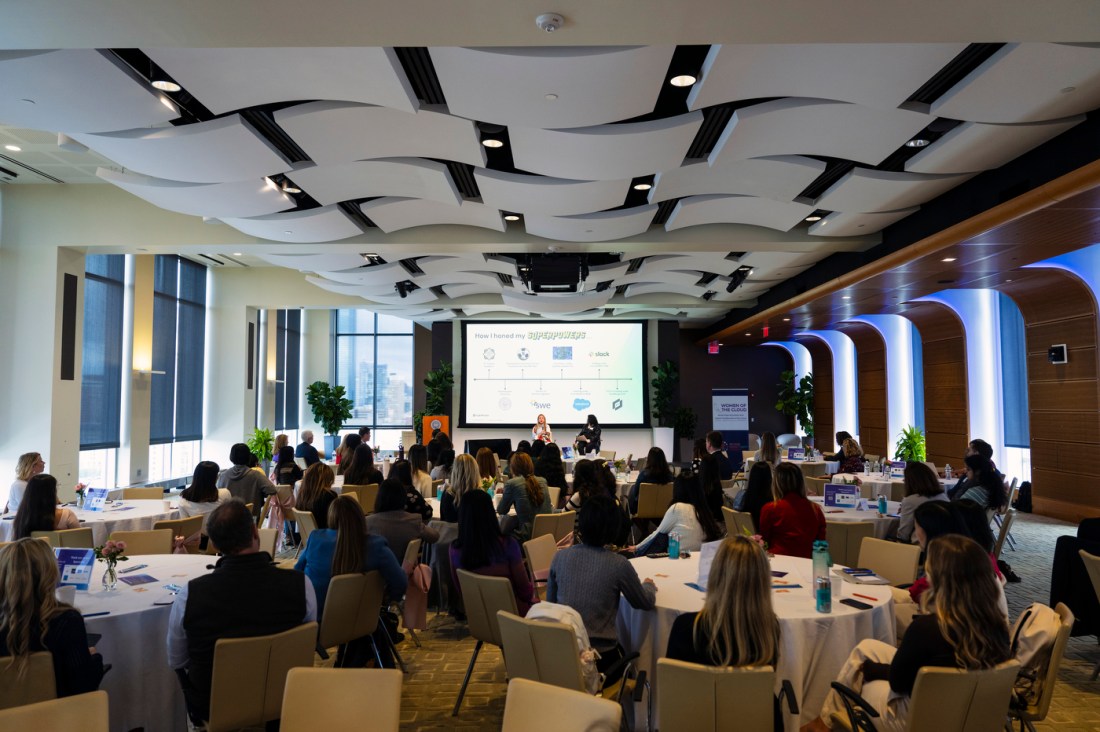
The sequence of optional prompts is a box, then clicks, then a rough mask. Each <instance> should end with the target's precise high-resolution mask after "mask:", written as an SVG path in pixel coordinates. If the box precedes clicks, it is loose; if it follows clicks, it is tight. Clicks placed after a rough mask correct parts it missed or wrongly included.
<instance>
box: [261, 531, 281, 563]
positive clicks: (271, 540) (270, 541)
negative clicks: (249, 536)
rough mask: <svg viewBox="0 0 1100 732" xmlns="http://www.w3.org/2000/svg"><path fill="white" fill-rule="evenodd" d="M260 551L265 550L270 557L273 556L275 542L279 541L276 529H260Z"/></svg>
mask: <svg viewBox="0 0 1100 732" xmlns="http://www.w3.org/2000/svg"><path fill="white" fill-rule="evenodd" d="M259 531H260V551H262V552H267V553H268V554H270V555H271V558H272V559H274V558H275V550H276V542H278V541H279V530H278V529H260V530H259Z"/></svg>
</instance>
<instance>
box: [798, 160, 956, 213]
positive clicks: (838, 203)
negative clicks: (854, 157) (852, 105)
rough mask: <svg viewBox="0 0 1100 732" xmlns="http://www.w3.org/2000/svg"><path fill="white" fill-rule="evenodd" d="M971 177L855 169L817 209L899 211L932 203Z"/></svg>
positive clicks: (821, 199) (831, 187)
mask: <svg viewBox="0 0 1100 732" xmlns="http://www.w3.org/2000/svg"><path fill="white" fill-rule="evenodd" d="M970 177H971V174H962V175H925V174H923V173H895V172H892V171H886V170H868V169H867V168H855V169H853V170H851V171H849V172H848V173H846V174H844V176H842V177H841V179H840V180H838V181H837V182H836V183H834V184H833V185H832V186H830V187H829V190H827V191H825V193H824V194H822V196H821V197H820V198H818V199H817V202H816V203H817V208H820V209H824V210H826V211H845V212H854V213H878V212H881V211H898V210H900V209H903V208H909V207H911V206H917V205H919V204H922V203H924V202H926V201H930V200H932V199H933V198H935V197H936V196H938V195H940V194H941V193H944V192H945V191H949V190H951V189H952V188H954V187H955V186H957V185H959V184H960V183H962V182H963V181H965V180H967V179H969V178H970Z"/></svg>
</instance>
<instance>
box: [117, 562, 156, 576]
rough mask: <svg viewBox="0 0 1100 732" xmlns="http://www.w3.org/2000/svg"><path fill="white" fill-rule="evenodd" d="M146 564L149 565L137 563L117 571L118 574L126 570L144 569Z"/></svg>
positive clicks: (124, 572)
mask: <svg viewBox="0 0 1100 732" xmlns="http://www.w3.org/2000/svg"><path fill="white" fill-rule="evenodd" d="M148 566H149V565H148V564H139V565H137V566H136V567H127V568H126V569H120V570H119V571H118V573H119V574H126V573H127V572H136V571H138V570H139V569H145V568H146V567H148Z"/></svg>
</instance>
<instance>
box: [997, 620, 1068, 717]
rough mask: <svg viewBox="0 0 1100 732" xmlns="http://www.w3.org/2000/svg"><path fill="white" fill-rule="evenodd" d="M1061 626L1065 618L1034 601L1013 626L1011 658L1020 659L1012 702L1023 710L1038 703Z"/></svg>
mask: <svg viewBox="0 0 1100 732" xmlns="http://www.w3.org/2000/svg"><path fill="white" fill-rule="evenodd" d="M1061 627H1062V618H1061V617H1059V615H1058V613H1056V612H1055V611H1054V610H1052V609H1051V608H1049V607H1047V606H1046V605H1044V604H1042V603H1040V602H1033V603H1031V604H1030V605H1028V606H1027V608H1026V609H1025V610H1024V611H1023V612H1022V613H1020V617H1019V618H1017V619H1016V623H1015V625H1013V626H1012V635H1011V636H1010V637H1011V640H1012V657H1013V658H1014V659H1016V660H1017V661H1019V662H1020V672H1019V673H1018V674H1017V675H1016V683H1015V684H1014V685H1013V694H1012V705H1013V707H1014V708H1016V709H1024V708H1026V707H1028V706H1032V705H1035V704H1038V703H1039V697H1040V696H1041V695H1042V693H1043V689H1042V685H1043V681H1044V680H1045V678H1046V673H1047V666H1048V665H1050V654H1051V652H1052V651H1053V650H1054V641H1055V640H1057V639H1058V631H1059V630H1060V629H1061Z"/></svg>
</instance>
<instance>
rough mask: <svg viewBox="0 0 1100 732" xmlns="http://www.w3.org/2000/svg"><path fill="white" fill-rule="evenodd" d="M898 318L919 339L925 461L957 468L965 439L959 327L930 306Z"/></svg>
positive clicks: (941, 308)
mask: <svg viewBox="0 0 1100 732" xmlns="http://www.w3.org/2000/svg"><path fill="white" fill-rule="evenodd" d="M902 314H903V315H904V316H905V317H906V318H908V319H909V320H910V321H912V323H913V324H914V325H915V326H917V331H918V332H919V333H920V338H921V352H922V354H923V356H922V362H921V367H922V368H923V370H924V434H925V438H926V440H927V443H928V445H927V449H928V460H930V461H931V462H934V463H935V464H936V465H937V466H940V467H942V466H943V465H945V464H950V463H951V461H955V464H956V466H958V467H960V468H961V467H962V466H961V464H960V460H961V458H962V455H963V450H964V448H965V447H966V443H967V442H968V441H969V440H970V411H969V409H968V408H967V405H968V404H969V401H968V400H967V399H968V392H967V381H966V340H965V337H966V332H965V330H964V329H963V323H962V321H961V320H959V316H958V315H956V314H955V311H953V310H952V309H951V308H949V307H947V306H946V305H940V304H939V303H933V302H922V303H913V304H911V305H907V306H906V309H905V312H904V313H902Z"/></svg>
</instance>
